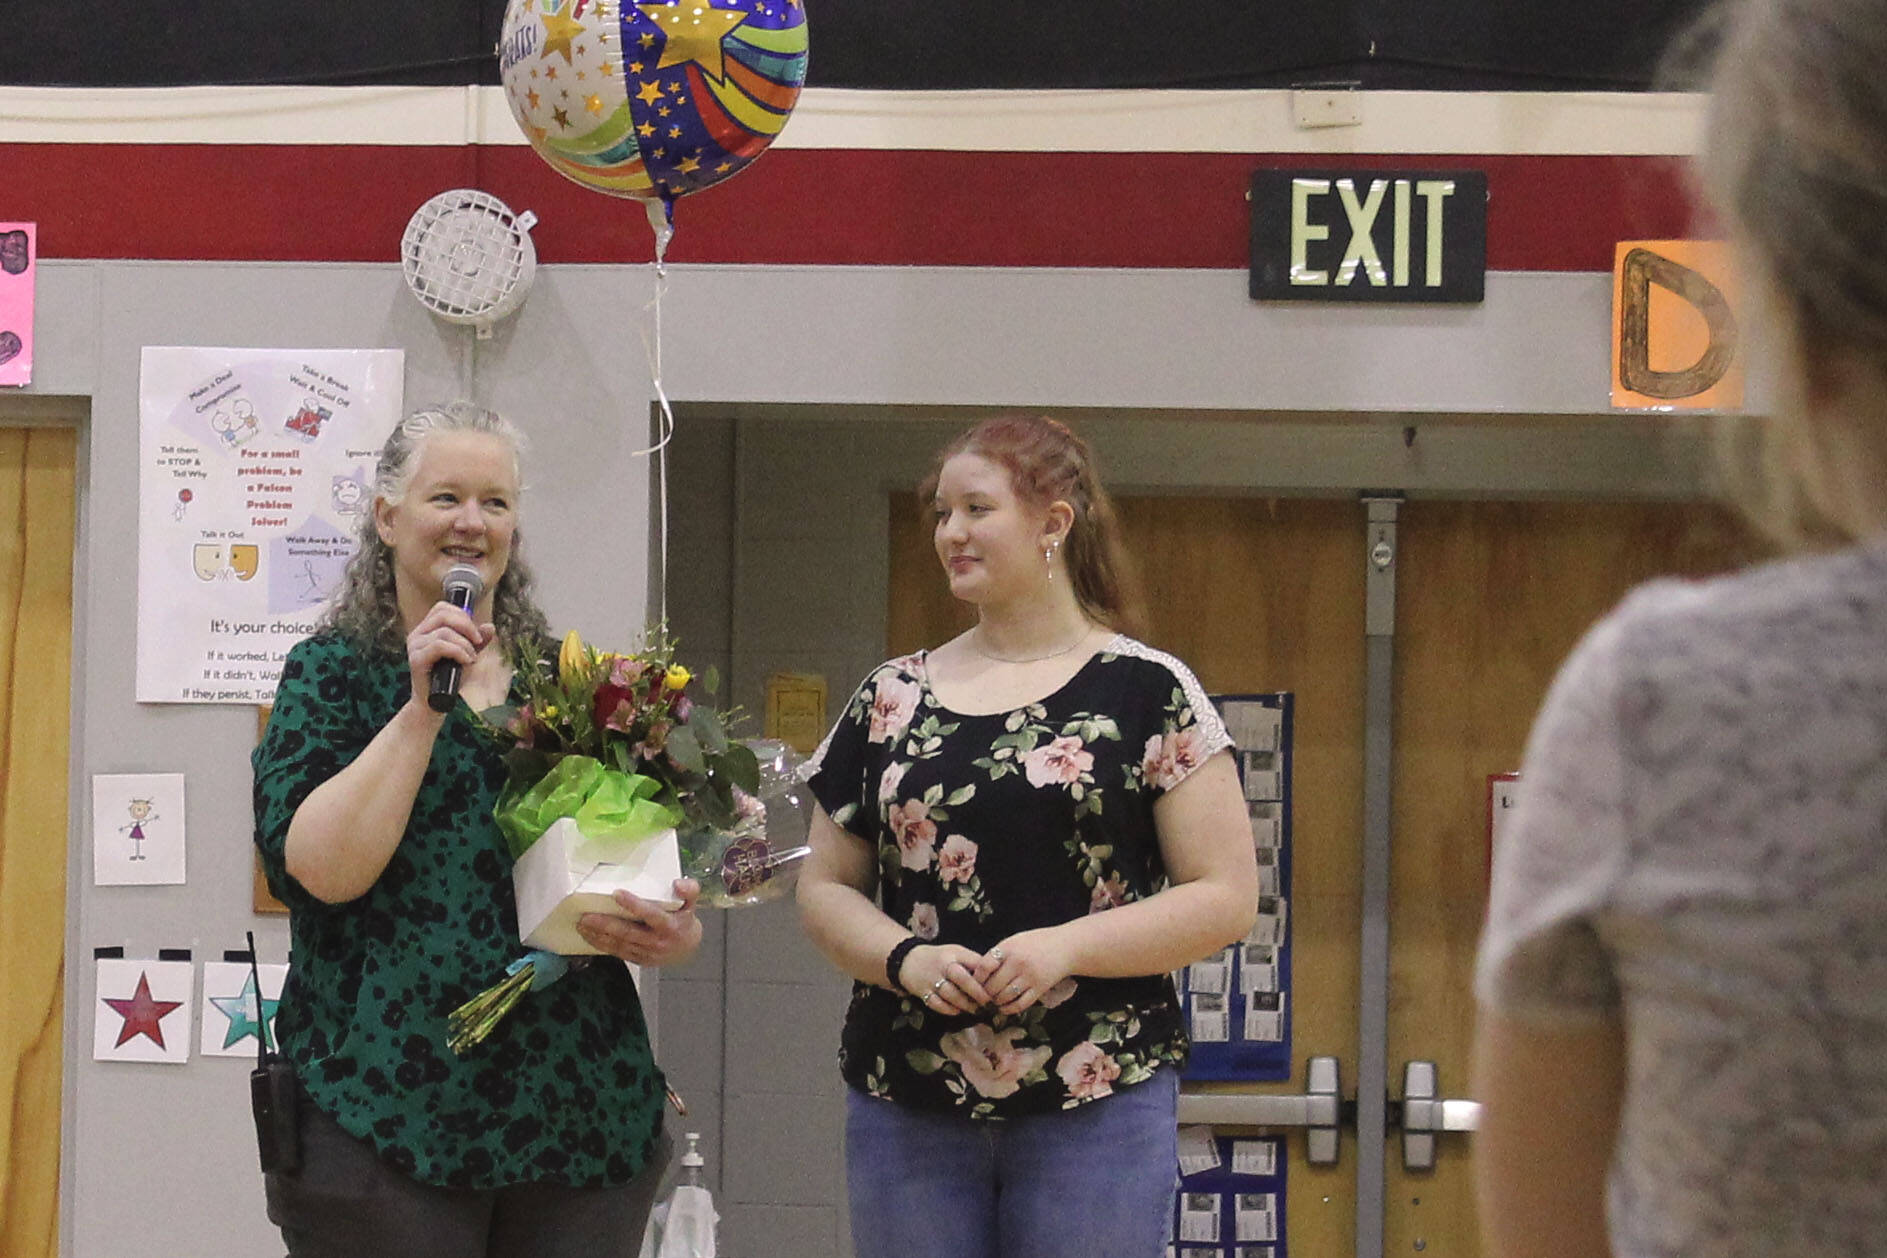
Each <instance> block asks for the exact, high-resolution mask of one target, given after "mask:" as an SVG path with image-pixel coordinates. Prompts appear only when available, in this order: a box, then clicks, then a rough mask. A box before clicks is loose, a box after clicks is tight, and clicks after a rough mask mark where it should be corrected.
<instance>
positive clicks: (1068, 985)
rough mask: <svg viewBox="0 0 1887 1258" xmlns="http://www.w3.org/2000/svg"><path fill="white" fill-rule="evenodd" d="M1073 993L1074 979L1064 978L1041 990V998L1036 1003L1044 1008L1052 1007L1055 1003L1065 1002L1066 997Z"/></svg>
mask: <svg viewBox="0 0 1887 1258" xmlns="http://www.w3.org/2000/svg"><path fill="white" fill-rule="evenodd" d="M1074 994H1075V981H1074V980H1073V979H1071V978H1065V979H1063V980H1062V981H1061V982H1059V983H1057V984H1055V985H1054V986H1053V987H1051V988H1049V989H1048V990H1047V991H1045V992H1043V993H1042V999H1041V1000H1040V1001H1038V1002H1037V1003H1038V1004H1040V1005H1041V1006H1042V1008H1044V1009H1053V1008H1054V1007H1055V1006H1056V1005H1059V1004H1062V1003H1064V1002H1066V1001H1067V999H1068V998H1069V997H1070V996H1072V995H1074Z"/></svg>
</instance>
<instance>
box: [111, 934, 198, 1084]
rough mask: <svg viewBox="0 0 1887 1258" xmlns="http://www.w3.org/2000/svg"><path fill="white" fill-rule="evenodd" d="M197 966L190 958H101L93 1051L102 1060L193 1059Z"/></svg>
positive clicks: (176, 1060) (172, 1061) (165, 1060)
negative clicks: (192, 1006)
mask: <svg viewBox="0 0 1887 1258" xmlns="http://www.w3.org/2000/svg"><path fill="white" fill-rule="evenodd" d="M195 987H196V967H195V966H193V965H192V964H191V963H190V962H188V961H125V960H122V959H111V958H106V959H101V960H100V961H99V962H98V999H97V1000H96V1001H95V1002H93V1004H94V1007H93V1017H92V1056H93V1058H95V1059H96V1060H98V1061H156V1062H166V1063H169V1064H172V1065H180V1064H182V1063H184V1062H187V1061H189V1060H190V997H191V993H192V992H193V991H194V989H195Z"/></svg>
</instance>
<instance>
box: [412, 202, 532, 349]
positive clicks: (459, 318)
mask: <svg viewBox="0 0 1887 1258" xmlns="http://www.w3.org/2000/svg"><path fill="white" fill-rule="evenodd" d="M536 222H537V216H536V215H535V214H532V213H531V212H530V211H529V210H526V211H525V212H524V213H522V214H514V213H512V211H511V207H510V206H508V205H506V204H505V203H504V202H503V201H500V200H499V199H498V198H497V197H494V196H492V195H491V194H490V193H487V192H480V191H479V190H477V189H476V188H455V189H453V190H452V191H451V192H442V193H440V194H439V195H438V196H436V197H434V198H432V200H430V201H428V202H426V204H424V205H422V206H420V207H419V209H417V210H415V211H414V212H413V217H412V218H411V219H410V220H408V222H407V224H406V232H405V234H404V235H402V236H401V238H400V268H401V270H402V271H403V272H404V273H405V275H406V286H407V287H408V288H410V289H412V290H413V296H415V297H417V298H419V302H420V304H421V305H423V306H425V307H426V309H428V310H430V311H431V312H432V313H433V314H434V315H436V316H438V317H439V318H441V319H444V320H445V321H446V322H448V323H461V324H471V325H473V326H474V327H476V328H477V329H478V337H479V339H481V340H483V339H485V338H486V337H489V336H490V335H491V326H492V324H494V323H496V322H497V321H498V320H500V319H502V318H504V317H505V316H506V315H508V314H510V313H512V312H513V311H515V310H516V309H517V308H518V307H519V306H521V305H522V304H523V303H524V296H525V294H526V293H527V292H529V291H530V288H531V278H532V276H533V275H534V274H535V273H536V271H537V248H536V246H534V245H533V244H532V243H531V228H532V226H533V225H535V224H536Z"/></svg>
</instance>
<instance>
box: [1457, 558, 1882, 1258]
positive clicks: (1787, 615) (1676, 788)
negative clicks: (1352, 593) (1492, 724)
mask: <svg viewBox="0 0 1887 1258" xmlns="http://www.w3.org/2000/svg"><path fill="white" fill-rule="evenodd" d="M1476 988H1477V994H1478V996H1479V998H1480V1001H1481V1003H1482V1004H1483V1006H1485V1007H1487V1008H1490V1009H1494V1010H1498V1011H1499V1012H1500V1013H1502V1014H1503V1015H1505V1016H1508V1017H1514V1018H1519V1019H1524V1020H1530V1021H1534V1022H1536V1023H1540V1024H1548V1025H1551V1024H1558V1025H1561V1026H1571V1025H1578V1024H1581V1023H1589V1022H1590V1021H1591V1020H1594V1019H1601V1018H1612V1017H1619V1018H1622V1019H1623V1024H1624V1028H1625V1033H1626V1043H1627V1052H1628V1066H1627V1071H1628V1073H1627V1079H1628V1085H1627V1086H1628V1099H1627V1102H1626V1104H1625V1106H1624V1110H1623V1116H1622V1125H1621V1130H1620V1136H1619V1144H1618V1148H1617V1151H1616V1160H1615V1162H1614V1164H1613V1170H1612V1178H1611V1200H1610V1217H1611V1229H1612V1237H1613V1245H1614V1248H1615V1249H1616V1251H1617V1253H1618V1254H1619V1255H1620V1256H1621V1258H1649V1256H1652V1255H1658V1256H1663V1255H1678V1254H1683V1255H1699V1256H1703V1255H1708V1256H1710V1258H1733V1256H1735V1255H1750V1256H1751V1258H1784V1256H1788V1255H1798V1254H1799V1255H1807V1254H1815V1255H1837V1254H1887V546H1881V545H1873V546H1868V547H1862V548H1856V549H1852V550H1848V551H1844V552H1842V553H1839V554H1835V555H1828V556H1819V557H1812V558H1806V559H1796V560H1791V561H1788V562H1784V563H1778V564H1772V565H1768V566H1764V567H1761V568H1756V569H1753V570H1750V571H1748V572H1745V573H1742V574H1739V575H1737V576H1734V577H1728V578H1723V579H1720V580H1715V581H1709V582H1702V583H1688V584H1687V583H1680V582H1675V581H1661V582H1656V583H1654V584H1651V585H1648V586H1646V587H1644V588H1643V589H1640V590H1639V591H1637V592H1636V593H1634V594H1633V595H1632V596H1631V597H1630V598H1628V599H1626V600H1625V602H1624V603H1623V604H1622V605H1621V606H1620V607H1619V608H1618V609H1617V610H1616V611H1614V612H1613V613H1612V614H1611V615H1610V616H1608V617H1607V618H1606V619H1605V620H1603V621H1602V622H1600V624H1599V625H1598V626H1597V627H1596V628H1594V629H1593V630H1592V632H1591V633H1590V634H1589V635H1588V636H1587V637H1586V639H1585V641H1584V642H1583V643H1581V644H1580V646H1579V648H1578V650H1577V651H1575V652H1574V654H1573V656H1572V658H1571V659H1570V660H1568V661H1567V664H1566V666H1565V668H1564V669H1563V670H1562V671H1561V673H1560V676H1559V678H1558V679H1557V680H1556V681H1555V682H1554V684H1553V688H1552V691H1551V692H1550V694H1549V695H1548V697H1547V700H1546V704H1545V706H1544V707H1543V708H1542V710H1541V713H1540V717H1539V720H1538V722H1537V723H1536V725H1535V727H1534V730H1533V735H1532V738H1531V740H1530V742H1529V745H1528V748H1527V755H1526V759H1525V762H1524V765H1523V769H1522V774H1521V782H1520V801H1519V806H1518V808H1517V810H1516V813H1515V817H1514V821H1513V825H1512V828H1511V831H1510V832H1509V833H1507V834H1506V835H1504V836H1503V842H1502V845H1501V849H1500V851H1499V852H1498V853H1497V854H1496V856H1495V861H1494V877H1493V887H1492V895H1491V900H1490V903H1489V910H1488V923H1487V928H1486V933H1485V935H1484V936H1483V938H1482V941H1481V955H1480V961H1479V969H1478V973H1477V976H1476Z"/></svg>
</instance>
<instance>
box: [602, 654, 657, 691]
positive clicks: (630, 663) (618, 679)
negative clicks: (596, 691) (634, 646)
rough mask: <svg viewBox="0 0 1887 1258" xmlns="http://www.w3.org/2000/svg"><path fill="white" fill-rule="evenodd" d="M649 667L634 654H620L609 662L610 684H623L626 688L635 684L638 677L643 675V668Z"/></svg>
mask: <svg viewBox="0 0 1887 1258" xmlns="http://www.w3.org/2000/svg"><path fill="white" fill-rule="evenodd" d="M647 667H648V665H646V664H644V663H643V662H642V661H641V660H638V659H635V658H634V657H632V656H628V655H618V656H616V657H615V658H613V659H612V660H611V661H610V664H609V680H610V684H611V685H616V686H622V687H624V688H625V689H626V688H628V687H630V686H633V685H635V683H636V679H637V678H639V677H641V676H642V670H643V669H645V668H647Z"/></svg>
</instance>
